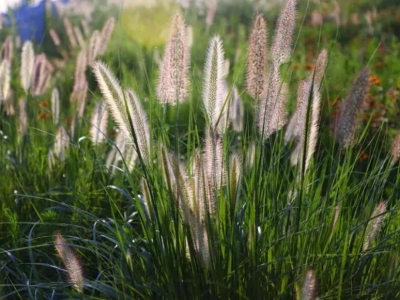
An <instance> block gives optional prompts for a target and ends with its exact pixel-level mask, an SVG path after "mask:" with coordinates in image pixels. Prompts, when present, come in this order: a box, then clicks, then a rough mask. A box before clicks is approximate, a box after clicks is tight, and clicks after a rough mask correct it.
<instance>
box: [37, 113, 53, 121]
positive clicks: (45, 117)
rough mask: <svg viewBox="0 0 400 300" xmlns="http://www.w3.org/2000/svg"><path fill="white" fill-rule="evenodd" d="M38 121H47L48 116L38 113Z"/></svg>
mask: <svg viewBox="0 0 400 300" xmlns="http://www.w3.org/2000/svg"><path fill="white" fill-rule="evenodd" d="M37 118H38V120H48V119H50V114H48V113H40V114H38V117H37Z"/></svg>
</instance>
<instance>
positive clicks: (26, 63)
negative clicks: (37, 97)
mask: <svg viewBox="0 0 400 300" xmlns="http://www.w3.org/2000/svg"><path fill="white" fill-rule="evenodd" d="M34 63H35V53H34V52H33V45H32V42H30V41H27V42H25V44H24V45H23V46H22V54H21V83H22V87H23V88H24V90H25V93H26V94H28V91H29V88H30V86H31V82H32V76H33V67H34Z"/></svg>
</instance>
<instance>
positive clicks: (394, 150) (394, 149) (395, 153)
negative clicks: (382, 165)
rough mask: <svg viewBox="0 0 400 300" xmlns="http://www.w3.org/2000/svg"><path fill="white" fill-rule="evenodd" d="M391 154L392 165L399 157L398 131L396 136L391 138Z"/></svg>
mask: <svg viewBox="0 0 400 300" xmlns="http://www.w3.org/2000/svg"><path fill="white" fill-rule="evenodd" d="M391 155H392V161H391V164H392V165H394V164H395V163H396V162H397V161H398V160H399V158H400V131H399V132H398V133H397V135H396V137H395V138H394V140H393V143H392V149H391Z"/></svg>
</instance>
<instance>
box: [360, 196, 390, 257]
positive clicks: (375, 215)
mask: <svg viewBox="0 0 400 300" xmlns="http://www.w3.org/2000/svg"><path fill="white" fill-rule="evenodd" d="M386 212H387V205H386V202H385V201H380V202H379V203H378V205H377V206H376V207H375V209H374V211H373V212H372V214H371V218H370V220H369V222H368V225H367V228H366V230H365V236H364V243H363V251H366V250H368V249H369V247H370V245H371V243H372V241H373V240H374V238H375V237H376V235H377V234H378V232H379V229H380V228H381V227H382V224H383V220H384V218H385V213H386Z"/></svg>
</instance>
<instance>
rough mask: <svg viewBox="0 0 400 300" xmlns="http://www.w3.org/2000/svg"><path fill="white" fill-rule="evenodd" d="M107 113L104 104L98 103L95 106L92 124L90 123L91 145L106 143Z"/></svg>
mask: <svg viewBox="0 0 400 300" xmlns="http://www.w3.org/2000/svg"><path fill="white" fill-rule="evenodd" d="M107 122H108V111H107V108H106V105H105V103H103V101H100V102H98V103H97V104H96V106H95V108H94V111H93V115H92V122H91V123H90V138H91V140H92V142H93V144H95V145H97V144H100V143H103V142H105V141H106V134H107Z"/></svg>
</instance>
